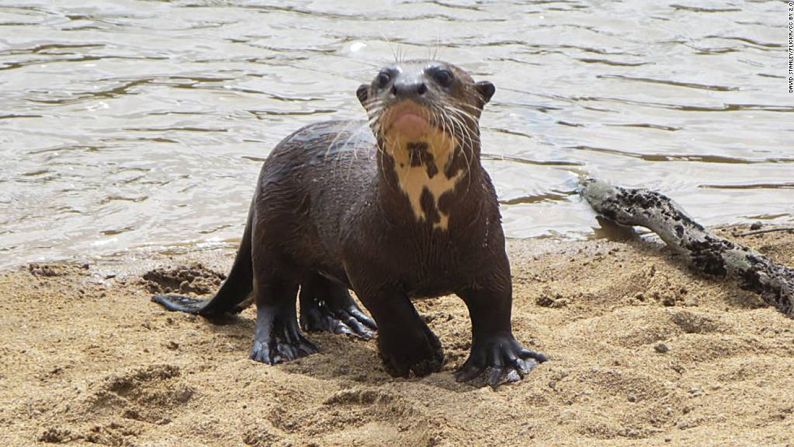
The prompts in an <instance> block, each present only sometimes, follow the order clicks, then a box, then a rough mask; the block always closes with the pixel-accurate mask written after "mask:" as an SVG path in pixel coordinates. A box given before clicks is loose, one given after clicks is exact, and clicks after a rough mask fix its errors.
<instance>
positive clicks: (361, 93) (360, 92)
mask: <svg viewBox="0 0 794 447" xmlns="http://www.w3.org/2000/svg"><path fill="white" fill-rule="evenodd" d="M356 96H358V100H359V102H361V105H364V103H365V102H366V101H367V98H368V97H369V85H367V84H361V85H359V86H358V89H357V90H356Z"/></svg>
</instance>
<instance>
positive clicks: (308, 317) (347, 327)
mask: <svg viewBox="0 0 794 447" xmlns="http://www.w3.org/2000/svg"><path fill="white" fill-rule="evenodd" d="M300 320H301V327H302V328H303V329H304V330H305V331H307V332H319V331H325V332H331V333H332V334H344V335H350V336H353V337H358V338H362V339H364V340H370V339H372V338H373V337H375V330H376V329H377V326H376V325H375V322H374V321H372V319H371V318H370V317H368V316H366V315H365V314H364V313H363V312H361V311H360V310H359V309H358V308H357V307H353V306H351V307H348V308H346V309H336V310H333V309H330V308H328V307H327V306H324V307H319V306H318V307H314V308H310V309H306V310H305V311H302V312H301V318H300Z"/></svg>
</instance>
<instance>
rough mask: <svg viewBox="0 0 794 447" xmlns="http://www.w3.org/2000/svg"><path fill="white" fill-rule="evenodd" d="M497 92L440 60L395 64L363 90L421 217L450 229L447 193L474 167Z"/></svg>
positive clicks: (383, 147)
mask: <svg viewBox="0 0 794 447" xmlns="http://www.w3.org/2000/svg"><path fill="white" fill-rule="evenodd" d="M494 91H495V88H494V86H493V84H491V83H490V82H487V81H481V82H475V81H474V80H473V79H472V78H471V76H470V75H469V74H468V73H466V71H464V70H463V69H461V68H459V67H456V66H454V65H452V64H448V63H445V62H440V61H406V62H401V63H399V64H395V65H391V66H388V67H385V68H383V69H381V70H380V72H379V73H378V75H377V76H376V77H375V79H374V80H373V81H372V82H371V83H370V84H362V85H361V86H360V87H359V88H358V90H357V92H356V94H357V96H358V99H359V101H361V104H362V105H363V106H364V108H365V109H366V111H367V114H368V115H369V122H370V126H371V127H372V130H373V132H374V133H375V137H376V139H377V141H378V148H379V149H380V152H381V156H382V157H387V158H388V159H389V160H390V162H391V163H389V164H391V165H393V169H394V174H395V177H396V179H397V182H396V183H397V185H398V186H399V188H400V189H401V190H402V192H403V193H404V194H405V195H406V196H407V198H408V200H409V201H410V204H411V208H412V210H413V212H414V215H415V217H416V219H417V220H419V221H428V222H431V223H432V225H433V227H434V228H438V229H441V230H446V229H447V225H448V221H449V214H448V213H446V212H444V210H440V209H438V202H439V199H440V198H441V196H442V195H444V194H446V193H450V192H452V191H454V189H455V186H456V185H457V184H458V182H459V181H460V180H461V179H462V178H463V177H464V176H465V175H466V173H467V172H468V170H469V169H472V168H473V167H474V165H473V164H472V163H474V162H475V161H476V159H477V158H478V157H479V154H480V147H479V138H480V132H479V126H478V122H479V118H480V113H481V112H482V108H483V106H484V105H485V104H486V103H487V102H488V101H489V100H490V99H491V96H493V94H494ZM476 167H477V168H479V165H477V166H476ZM431 208H432V209H431Z"/></svg>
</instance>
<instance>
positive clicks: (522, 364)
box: [455, 339, 547, 389]
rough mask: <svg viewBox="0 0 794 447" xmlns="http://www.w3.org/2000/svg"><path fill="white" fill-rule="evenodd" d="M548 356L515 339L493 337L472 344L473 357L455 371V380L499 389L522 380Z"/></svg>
mask: <svg viewBox="0 0 794 447" xmlns="http://www.w3.org/2000/svg"><path fill="white" fill-rule="evenodd" d="M486 346H490V349H488V348H487V347H486ZM546 360H547V358H546V356H545V355H543V354H541V353H539V352H534V351H530V350H528V349H524V348H523V347H521V345H519V344H518V342H517V341H515V340H514V339H511V340H499V339H496V340H491V341H487V342H484V343H480V344H479V345H474V346H472V352H471V355H470V356H469V358H468V359H467V360H466V362H465V363H463V366H461V367H460V368H459V369H458V370H457V371H455V380H457V381H458V382H474V384H475V385H477V386H482V385H489V386H490V387H491V388H493V389H496V388H497V387H499V385H502V384H505V383H513V382H518V381H520V380H521V379H523V378H524V376H525V375H527V374H529V372H530V371H532V370H533V369H535V367H537V366H538V365H539V364H541V363H543V362H545V361H546ZM475 379H478V380H475Z"/></svg>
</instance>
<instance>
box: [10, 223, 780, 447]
mask: <svg viewBox="0 0 794 447" xmlns="http://www.w3.org/2000/svg"><path fill="white" fill-rule="evenodd" d="M744 230H746V227H741V228H732V229H725V230H722V231H721V232H720V233H721V234H722V235H724V236H727V237H729V238H732V239H734V240H737V241H739V242H741V243H744V244H747V245H750V246H752V247H754V248H755V249H757V250H759V251H760V252H762V253H764V254H766V255H768V256H770V257H771V258H773V259H775V260H777V261H778V262H782V263H785V264H787V265H794V234H792V233H790V232H789V233H786V232H777V233H768V234H762V235H754V236H748V237H737V236H736V235H738V234H740V233H741V232H742V231H744ZM509 252H510V256H511V260H512V269H513V277H514V291H515V292H514V305H513V322H514V327H515V333H516V337H517V338H519V339H520V340H521V341H522V342H524V343H525V344H527V345H528V346H529V347H531V348H532V349H536V350H540V351H542V352H545V353H546V354H548V355H549V357H550V359H551V360H550V361H549V362H547V363H545V364H543V365H541V366H540V367H539V368H537V369H536V370H535V371H534V372H532V374H530V375H529V376H528V377H526V378H525V379H524V380H523V381H522V382H521V383H519V384H515V385H510V386H503V387H501V388H499V389H498V390H497V391H492V390H491V389H489V388H474V387H472V386H469V385H463V384H458V383H456V382H455V381H454V380H453V377H452V371H453V370H454V369H455V368H456V367H457V366H458V365H460V364H461V363H462V362H463V361H464V360H465V357H466V355H467V352H468V347H469V341H470V340H469V336H470V335H469V320H468V317H467V315H466V310H465V307H464V306H463V305H462V302H461V301H460V300H459V299H458V298H456V297H442V298H437V299H429V300H423V301H419V302H417V307H418V308H419V310H420V312H421V314H422V315H423V316H424V317H425V318H426V319H427V320H428V321H429V324H430V326H431V327H432V329H433V330H434V331H435V332H436V333H437V334H438V335H439V336H440V338H441V341H442V343H443V345H444V348H445V351H446V355H447V361H446V365H445V367H444V369H443V371H441V372H440V373H437V374H432V375H430V376H428V377H424V378H421V379H415V378H412V379H393V378H391V377H389V376H388V375H387V374H386V373H385V372H384V371H383V368H382V367H381V365H380V361H379V359H378V357H377V354H376V351H375V342H374V341H369V342H364V341H360V340H354V339H348V338H345V337H344V336H335V335H331V334H316V333H312V334H309V337H310V338H311V339H312V340H313V341H314V342H315V343H316V344H317V345H318V346H319V347H320V348H321V350H322V352H321V353H320V354H316V355H312V356H310V357H307V358H304V359H301V360H299V361H295V362H292V363H289V364H284V365H279V366H275V367H268V366H264V365H261V364H257V363H255V362H253V361H250V360H248V349H249V348H250V340H251V336H252V334H253V323H254V322H253V318H254V312H253V309H252V308H249V309H247V310H246V311H244V312H243V313H242V314H241V315H240V316H239V317H237V318H234V319H231V320H229V321H227V322H225V323H224V324H222V325H213V324H211V323H209V322H207V321H205V320H203V319H202V318H197V317H193V316H189V315H184V314H176V313H169V312H166V311H164V310H163V309H161V308H160V307H159V306H157V305H155V304H153V303H151V302H150V301H149V297H150V295H151V293H152V292H153V291H157V290H181V291H183V292H188V293H196V294H204V293H211V292H212V290H214V288H215V287H217V284H219V283H220V281H221V278H223V275H222V274H223V273H224V272H225V271H226V269H227V268H228V267H229V265H230V263H231V260H232V256H233V253H232V252H230V251H229V250H218V251H203V252H194V253H187V254H181V255H174V256H170V257H169V256H165V255H152V256H150V257H146V258H145V259H141V258H140V257H134V258H133V257H130V258H125V259H123V260H121V261H119V260H118V259H116V260H114V261H109V260H107V259H105V260H85V261H81V262H73V263H54V264H37V265H29V266H24V267H20V268H17V269H13V270H9V271H6V272H5V273H2V274H1V275H0V295H1V296H2V297H3V299H2V301H0V331H2V332H0V339H2V340H3V342H2V343H0V358H2V362H0V444H2V445H3V446H31V445H52V444H64V445H70V446H76V445H102V446H245V445H248V446H270V445H275V446H288V445H291V446H302V445H314V446H333V445H404V446H457V445H489V444H490V445H493V444H498V445H516V446H518V445H564V446H573V445H582V446H585V445H587V446H590V445H605V446H606V445H619V446H620V445H624V446H629V445H631V446H635V445H648V446H659V445H698V446H701V445H713V446H744V445H747V446H750V445H765V446H771V445H779V446H791V445H794V441H792V439H794V436H792V434H793V433H794V414H793V413H794V321H792V320H791V319H789V318H786V317H784V316H783V315H781V314H780V313H779V312H777V311H776V310H774V309H771V308H768V307H765V306H764V305H763V303H761V302H760V300H759V299H757V298H756V297H755V296H754V295H753V294H751V293H747V292H743V291H741V290H739V289H738V288H737V287H736V285H735V284H733V283H730V282H719V281H713V280H710V279H708V278H704V277H701V276H698V275H694V274H691V273H689V272H687V271H686V270H685V269H683V268H682V267H681V264H680V262H679V261H678V260H676V259H675V258H674V257H673V256H671V255H670V253H669V252H668V251H667V250H666V249H664V248H661V247H659V246H654V245H653V244H649V243H647V242H639V241H631V242H611V241H605V240H603V241H587V242H563V243H555V242H550V241H545V242H544V241H538V240H529V241H511V242H510V245H509Z"/></svg>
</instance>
